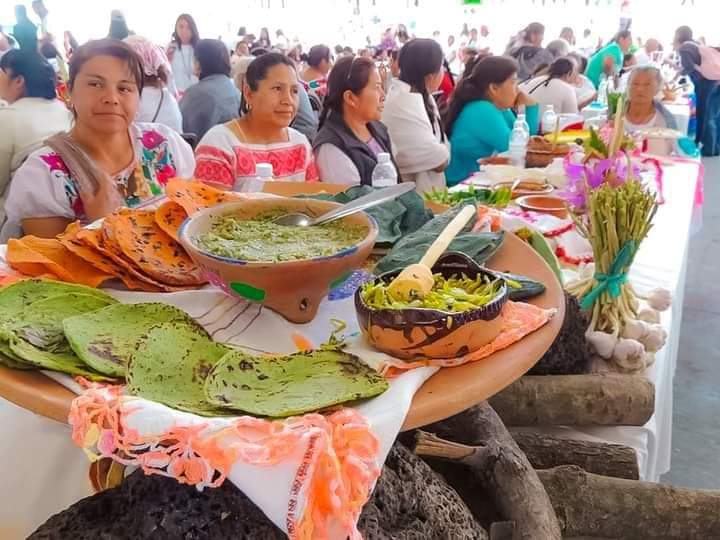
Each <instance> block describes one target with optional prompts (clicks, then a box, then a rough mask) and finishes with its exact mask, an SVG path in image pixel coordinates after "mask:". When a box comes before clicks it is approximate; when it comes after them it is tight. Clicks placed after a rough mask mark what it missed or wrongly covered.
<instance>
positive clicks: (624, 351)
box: [612, 339, 645, 371]
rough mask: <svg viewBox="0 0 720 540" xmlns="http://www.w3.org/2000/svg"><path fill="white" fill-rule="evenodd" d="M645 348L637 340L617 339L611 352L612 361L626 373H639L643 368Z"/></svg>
mask: <svg viewBox="0 0 720 540" xmlns="http://www.w3.org/2000/svg"><path fill="white" fill-rule="evenodd" d="M644 357H645V348H644V347H643V346H642V343H640V342H639V341H637V340H634V339H619V340H618V342H617V345H615V349H614V350H613V354H612V359H613V360H614V361H615V363H616V364H617V365H619V366H620V367H621V368H623V369H626V370H628V371H640V370H642V369H644V368H645V358H644Z"/></svg>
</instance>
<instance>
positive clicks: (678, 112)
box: [664, 100, 690, 134]
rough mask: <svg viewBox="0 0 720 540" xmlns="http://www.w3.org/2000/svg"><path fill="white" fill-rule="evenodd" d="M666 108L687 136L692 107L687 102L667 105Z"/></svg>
mask: <svg viewBox="0 0 720 540" xmlns="http://www.w3.org/2000/svg"><path fill="white" fill-rule="evenodd" d="M664 105H665V107H667V109H668V110H669V111H670V112H671V113H672V115H673V116H674V117H675V121H676V122H677V128H678V129H679V130H680V131H682V132H683V133H685V134H687V132H688V125H689V123H690V105H689V104H688V103H687V100H685V102H684V103H683V102H675V103H665V104H664Z"/></svg>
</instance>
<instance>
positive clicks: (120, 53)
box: [68, 38, 145, 93]
mask: <svg viewBox="0 0 720 540" xmlns="http://www.w3.org/2000/svg"><path fill="white" fill-rule="evenodd" d="M96 56H112V57H113V58H117V59H119V60H122V61H123V62H125V63H126V64H127V66H128V70H129V71H130V73H131V75H132V78H133V79H134V80H135V84H136V86H137V88H138V93H140V92H142V89H143V86H144V85H145V75H144V73H143V68H142V59H141V58H140V57H139V56H138V54H137V53H136V52H135V51H134V50H133V48H132V47H131V46H130V45H128V44H127V43H125V42H124V41H119V40H117V39H110V38H106V39H97V40H94V41H88V42H87V43H85V44H84V45H81V46H80V47H78V49H77V50H76V51H75V52H74V53H73V56H72V59H71V60H70V72H69V76H68V88H70V90H72V88H73V86H74V85H75V79H76V78H77V76H78V73H80V70H81V69H82V67H83V65H84V64H85V62H87V61H89V60H92V59H93V58H95V57H96Z"/></svg>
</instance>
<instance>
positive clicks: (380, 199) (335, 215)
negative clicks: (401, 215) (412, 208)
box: [273, 182, 415, 227]
mask: <svg viewBox="0 0 720 540" xmlns="http://www.w3.org/2000/svg"><path fill="white" fill-rule="evenodd" d="M414 189H415V182H403V183H401V184H398V185H396V186H390V187H387V188H384V189H378V190H377V191H373V192H372V193H368V194H367V195H363V196H362V197H358V198H357V199H355V200H353V201H350V202H349V203H347V204H344V205H342V206H341V207H340V208H336V209H335V210H331V211H330V212H326V213H325V214H322V215H321V216H318V217H315V218H313V217H310V216H308V215H306V214H302V213H300V212H293V213H292V214H285V215H282V216H280V217H277V218H275V219H274V220H273V223H277V224H278V225H285V226H287V227H311V226H313V225H322V224H323V223H329V222H331V221H335V220H336V219H340V218H344V217H346V216H349V215H350V214H354V213H355V212H360V211H362V210H366V209H367V208H371V207H373V206H377V205H378V204H382V203H384V202H387V201H391V200H392V199H396V198H397V197H399V196H400V195H403V194H405V193H408V192H409V191H412V190H414Z"/></svg>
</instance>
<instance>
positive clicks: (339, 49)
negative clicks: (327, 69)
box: [334, 45, 343, 56]
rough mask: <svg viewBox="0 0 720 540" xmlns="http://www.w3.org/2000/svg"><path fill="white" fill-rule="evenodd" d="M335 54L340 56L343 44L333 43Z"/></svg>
mask: <svg viewBox="0 0 720 540" xmlns="http://www.w3.org/2000/svg"><path fill="white" fill-rule="evenodd" d="M334 50H335V54H336V55H338V56H340V55H341V54H342V52H343V46H342V45H335V49H334Z"/></svg>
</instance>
